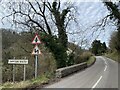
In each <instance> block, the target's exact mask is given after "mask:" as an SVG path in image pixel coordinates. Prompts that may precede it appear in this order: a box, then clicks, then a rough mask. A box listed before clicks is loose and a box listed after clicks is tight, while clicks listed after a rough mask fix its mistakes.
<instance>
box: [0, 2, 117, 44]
mask: <svg viewBox="0 0 120 90" xmlns="http://www.w3.org/2000/svg"><path fill="white" fill-rule="evenodd" d="M76 4H77V7H78V8H77V10H78V15H77V20H78V22H79V27H80V28H81V30H86V29H87V28H88V29H89V28H90V27H91V26H93V25H95V23H96V22H98V21H99V20H101V19H102V18H103V17H105V16H106V15H107V14H108V13H109V12H108V10H107V8H106V7H105V6H104V4H103V3H102V2H77V3H76ZM0 12H4V9H3V8H2V7H1V5H0ZM5 14H7V12H4V14H3V13H0V19H1V18H2V17H3V16H4V15H5ZM0 28H10V23H9V22H8V21H5V20H4V25H3V24H2V23H1V22H0ZM77 29H78V28H76V27H75V26H74V25H73V27H72V30H77ZM114 30H115V28H114V27H112V26H106V29H105V31H102V32H101V33H100V35H99V36H98V34H99V31H98V32H96V33H94V36H90V35H91V33H92V30H91V31H90V30H87V31H86V32H85V35H86V38H87V39H88V40H89V44H90V42H92V41H93V40H94V39H99V40H101V41H102V42H106V43H107V45H108V41H109V39H110V35H111V33H112V31H114ZM82 35H83V34H82ZM79 36H81V34H80V35H76V36H75V35H74V36H73V37H76V38H74V39H75V40H76V41H78V42H79V41H80V39H79V38H80V37H79ZM83 36H84V35H83ZM97 36H98V37H97ZM73 37H70V38H69V41H72V39H73Z"/></svg>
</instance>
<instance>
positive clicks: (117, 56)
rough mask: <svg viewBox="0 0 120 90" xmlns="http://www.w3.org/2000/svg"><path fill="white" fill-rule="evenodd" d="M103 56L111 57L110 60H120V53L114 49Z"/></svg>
mask: <svg viewBox="0 0 120 90" xmlns="http://www.w3.org/2000/svg"><path fill="white" fill-rule="evenodd" d="M105 56H106V57H108V58H111V59H112V60H115V61H117V62H120V59H119V56H120V54H118V53H117V51H114V52H112V53H107V54H105Z"/></svg>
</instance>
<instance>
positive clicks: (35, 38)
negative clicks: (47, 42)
mask: <svg viewBox="0 0 120 90" xmlns="http://www.w3.org/2000/svg"><path fill="white" fill-rule="evenodd" d="M40 43H41V41H40V38H39V36H38V34H36V35H35V37H34V39H33V41H32V44H40Z"/></svg>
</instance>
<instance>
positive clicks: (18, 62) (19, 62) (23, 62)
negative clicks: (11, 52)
mask: <svg viewBox="0 0 120 90" xmlns="http://www.w3.org/2000/svg"><path fill="white" fill-rule="evenodd" d="M8 64H12V65H13V82H15V65H23V69H24V70H23V71H24V73H23V80H25V77H26V64H28V60H27V59H15V58H14V59H9V60H8Z"/></svg>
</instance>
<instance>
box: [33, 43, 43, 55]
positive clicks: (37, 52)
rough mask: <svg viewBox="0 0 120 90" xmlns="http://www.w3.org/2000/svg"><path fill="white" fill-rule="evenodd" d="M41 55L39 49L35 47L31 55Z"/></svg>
mask: <svg viewBox="0 0 120 90" xmlns="http://www.w3.org/2000/svg"><path fill="white" fill-rule="evenodd" d="M38 54H41V51H40V49H39V48H38V46H37V45H36V46H35V47H34V49H33V51H32V55H38Z"/></svg>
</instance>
